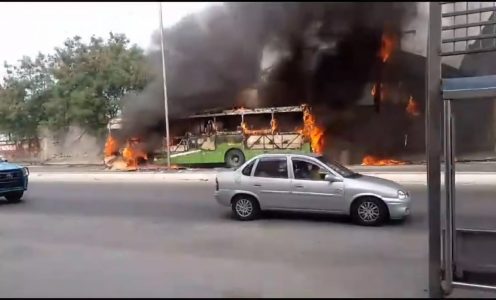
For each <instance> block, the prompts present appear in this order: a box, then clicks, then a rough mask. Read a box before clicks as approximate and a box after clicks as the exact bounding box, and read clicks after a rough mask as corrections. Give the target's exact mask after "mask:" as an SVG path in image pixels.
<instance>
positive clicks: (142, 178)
mask: <svg viewBox="0 0 496 300" xmlns="http://www.w3.org/2000/svg"><path fill="white" fill-rule="evenodd" d="M363 174H364V175H369V176H376V177H381V178H384V179H389V180H393V181H396V182H398V183H403V184H413V185H426V183H427V175H426V174H425V173H401V174H398V173H382V172H370V173H369V172H367V173H365V172H364V173H363ZM215 175H216V172H201V173H200V172H183V173H144V172H143V173H139V172H138V173H136V172H132V173H110V172H109V173H105V172H100V173H89V172H88V173H59V172H57V173H55V172H54V173H43V172H40V173H38V172H32V173H31V175H30V177H29V180H30V181H31V182H99V183H108V182H125V183H160V182H162V183H165V182H191V181H194V182H212V181H214V180H215ZM456 183H457V184H463V185H493V184H496V173H458V174H457V175H456ZM441 184H444V176H442V177H441Z"/></svg>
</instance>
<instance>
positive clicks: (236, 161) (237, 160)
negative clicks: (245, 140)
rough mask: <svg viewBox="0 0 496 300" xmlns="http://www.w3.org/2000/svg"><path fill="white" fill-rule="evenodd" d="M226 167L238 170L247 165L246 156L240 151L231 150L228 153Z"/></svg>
mask: <svg viewBox="0 0 496 300" xmlns="http://www.w3.org/2000/svg"><path fill="white" fill-rule="evenodd" d="M224 160H225V162H226V166H227V167H229V168H237V167H239V166H241V165H242V164H244V163H245V155H244V154H243V152H242V151H241V150H239V149H231V150H229V151H227V153H226V157H225V159H224Z"/></svg>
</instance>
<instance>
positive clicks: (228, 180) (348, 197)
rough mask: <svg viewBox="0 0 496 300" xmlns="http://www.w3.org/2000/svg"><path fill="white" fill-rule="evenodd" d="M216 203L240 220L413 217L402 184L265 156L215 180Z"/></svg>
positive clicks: (305, 160) (316, 159)
mask: <svg viewBox="0 0 496 300" xmlns="http://www.w3.org/2000/svg"><path fill="white" fill-rule="evenodd" d="M215 198H216V200H217V202H218V203H219V204H221V205H223V206H228V207H231V208H232V211H233V215H234V217H235V218H237V219H238V220H243V221H244V220H253V219H256V218H257V217H258V216H259V214H260V211H262V210H292V211H309V212H332V213H339V214H347V215H350V216H351V217H352V219H353V221H354V222H356V223H357V224H360V225H380V224H382V223H384V222H385V221H386V220H388V219H403V218H405V217H406V216H408V215H409V213H410V195H409V193H408V191H407V190H406V189H405V188H404V187H403V186H401V185H399V184H398V183H395V182H393V181H390V180H386V179H382V178H377V177H372V176H365V175H361V174H358V173H355V172H353V171H351V170H349V169H347V168H345V167H344V166H342V165H340V164H338V163H336V162H333V161H331V160H328V159H326V158H325V157H323V156H310V155H300V154H262V155H259V156H256V157H254V158H252V159H251V160H249V161H247V162H246V163H244V164H243V165H242V166H241V167H240V168H239V169H237V170H236V171H227V172H220V173H218V174H217V177H216V191H215Z"/></svg>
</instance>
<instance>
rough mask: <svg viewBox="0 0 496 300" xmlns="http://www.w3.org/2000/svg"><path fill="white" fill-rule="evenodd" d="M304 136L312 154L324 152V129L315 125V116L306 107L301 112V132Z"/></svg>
mask: <svg viewBox="0 0 496 300" xmlns="http://www.w3.org/2000/svg"><path fill="white" fill-rule="evenodd" d="M302 133H303V135H304V136H306V137H307V138H309V139H310V144H311V146H312V150H313V152H315V153H317V154H322V153H323V152H324V129H322V128H321V127H319V126H318V125H317V123H316V120H315V116H314V115H313V114H312V113H311V112H310V109H309V108H308V107H305V109H304V110H303V130H302Z"/></svg>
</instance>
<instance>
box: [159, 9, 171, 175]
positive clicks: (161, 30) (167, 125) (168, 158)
mask: <svg viewBox="0 0 496 300" xmlns="http://www.w3.org/2000/svg"><path fill="white" fill-rule="evenodd" d="M158 4H159V7H160V49H161V50H162V51H161V52H162V76H163V79H164V107H165V132H166V143H167V146H166V147H167V167H168V168H170V166H171V161H170V135H169V106H168V99H167V77H166V73H165V47H164V22H163V20H162V18H163V17H162V2H159V3H158Z"/></svg>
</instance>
